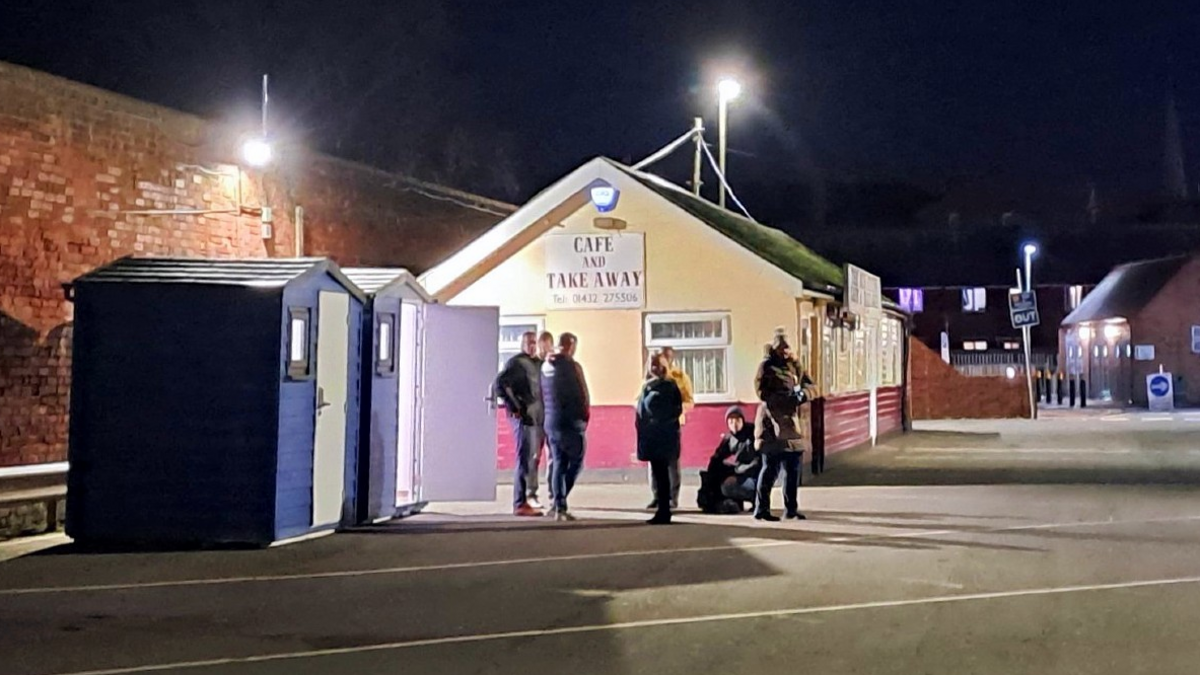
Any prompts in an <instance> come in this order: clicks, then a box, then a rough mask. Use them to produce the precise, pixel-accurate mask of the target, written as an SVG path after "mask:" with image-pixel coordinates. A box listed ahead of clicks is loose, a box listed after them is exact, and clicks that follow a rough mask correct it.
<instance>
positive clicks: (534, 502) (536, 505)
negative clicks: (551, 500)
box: [525, 497, 542, 509]
mask: <svg viewBox="0 0 1200 675" xmlns="http://www.w3.org/2000/svg"><path fill="white" fill-rule="evenodd" d="M525 503H526V504H528V505H530V506H532V507H533V508H535V509H540V508H542V503H541V502H539V501H538V498H537V497H530V498H529V499H526V500H525Z"/></svg>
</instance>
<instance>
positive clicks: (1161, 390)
mask: <svg viewBox="0 0 1200 675" xmlns="http://www.w3.org/2000/svg"><path fill="white" fill-rule="evenodd" d="M1169 391H1171V380H1170V379H1169V378H1168V377H1167V376H1166V375H1155V376H1154V377H1151V378H1150V393H1151V394H1154V395H1155V396H1166V395H1167V392H1169Z"/></svg>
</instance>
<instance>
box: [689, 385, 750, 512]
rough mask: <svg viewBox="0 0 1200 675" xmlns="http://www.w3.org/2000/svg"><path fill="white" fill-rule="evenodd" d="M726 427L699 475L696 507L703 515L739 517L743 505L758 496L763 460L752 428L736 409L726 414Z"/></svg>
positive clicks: (743, 415)
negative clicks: (718, 514) (755, 442)
mask: <svg viewBox="0 0 1200 675" xmlns="http://www.w3.org/2000/svg"><path fill="white" fill-rule="evenodd" d="M725 424H726V426H727V427H728V429H729V431H727V432H726V433H725V434H724V435H722V436H721V442H720V443H718V444H717V447H716V449H715V450H713V454H712V456H711V457H710V458H709V459H708V468H707V469H706V470H704V471H701V472H700V492H699V493H698V494H697V497H696V503H697V505H698V506H699V507H700V510H701V511H704V512H705V513H740V512H741V511H742V503H743V502H747V501H749V502H753V501H754V498H755V495H756V494H757V491H756V488H757V485H758V474H759V470H760V469H761V468H762V460H761V459H760V458H759V454H758V451H757V450H755V449H754V424H752V423H750V422H747V421H746V413H744V412H743V411H742V409H741V408H740V407H738V406H733V407H731V408H729V409H728V410H726V411H725Z"/></svg>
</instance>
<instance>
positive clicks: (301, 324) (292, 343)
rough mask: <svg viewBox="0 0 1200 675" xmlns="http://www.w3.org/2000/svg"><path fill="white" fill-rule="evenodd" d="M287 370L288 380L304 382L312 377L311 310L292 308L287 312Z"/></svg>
mask: <svg viewBox="0 0 1200 675" xmlns="http://www.w3.org/2000/svg"><path fill="white" fill-rule="evenodd" d="M288 316H289V320H288V368H287V375H288V378H289V379H293V380H304V379H308V378H309V377H311V376H312V335H311V331H310V329H309V328H310V326H311V325H312V310H311V309H309V308H308V307H292V308H290V309H289V310H288Z"/></svg>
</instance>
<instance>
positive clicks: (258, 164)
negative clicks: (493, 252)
mask: <svg viewBox="0 0 1200 675" xmlns="http://www.w3.org/2000/svg"><path fill="white" fill-rule="evenodd" d="M272 155H273V153H272V151H271V144H270V143H268V142H267V140H266V139H265V138H250V139H247V140H246V142H245V143H242V159H244V160H246V163H247V164H249V165H250V166H252V167H254V168H256V169H260V168H262V167H264V166H266V165H268V164H270V163H271V157H272Z"/></svg>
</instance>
